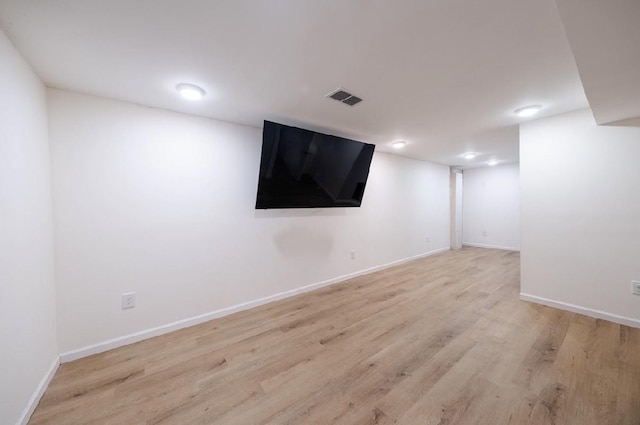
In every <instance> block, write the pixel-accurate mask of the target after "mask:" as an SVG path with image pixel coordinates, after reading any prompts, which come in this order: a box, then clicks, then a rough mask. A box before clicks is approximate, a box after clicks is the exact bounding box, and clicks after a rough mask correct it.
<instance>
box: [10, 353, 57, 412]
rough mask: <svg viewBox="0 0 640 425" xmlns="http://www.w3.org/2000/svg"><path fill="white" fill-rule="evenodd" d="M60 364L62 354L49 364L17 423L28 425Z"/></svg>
mask: <svg viewBox="0 0 640 425" xmlns="http://www.w3.org/2000/svg"><path fill="white" fill-rule="evenodd" d="M58 366H60V356H56V358H55V359H53V362H51V366H49V369H48V370H47V373H46V374H45V375H44V376H43V377H42V379H41V380H40V383H39V384H38V386H37V387H36V390H35V391H34V392H33V394H32V395H31V398H30V399H29V402H28V403H27V405H26V406H25V408H24V410H23V411H22V415H20V419H18V422H16V425H27V423H28V422H29V419H31V415H33V412H34V411H35V410H36V407H38V403H39V402H40V399H41V398H42V395H43V394H44V392H45V390H46V389H47V387H48V386H49V383H50V382H51V380H52V379H53V375H55V374H56V372H57V371H58Z"/></svg>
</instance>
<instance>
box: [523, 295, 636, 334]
mask: <svg viewBox="0 0 640 425" xmlns="http://www.w3.org/2000/svg"><path fill="white" fill-rule="evenodd" d="M520 299H521V300H522V301H530V302H532V303H536V304H542V305H546V306H548V307H554V308H559V309H560V310H567V311H571V312H573V313H578V314H584V315H585V316H589V317H594V318H596V319H604V320H608V321H609V322H614V323H619V324H621V325H627V326H631V327H633V328H640V320H639V319H633V318H631V317H625V316H619V315H617V314H613V313H607V312H606V311H600V310H594V309H592V308H587V307H580V306H579V305H573V304H569V303H564V302H562V301H554V300H550V299H548V298H542V297H538V296H536V295H531V294H525V293H523V292H520Z"/></svg>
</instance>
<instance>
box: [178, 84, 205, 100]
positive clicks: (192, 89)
mask: <svg viewBox="0 0 640 425" xmlns="http://www.w3.org/2000/svg"><path fill="white" fill-rule="evenodd" d="M176 90H178V93H180V95H181V96H182V97H184V98H185V99H187V100H200V99H202V98H203V97H204V95H205V94H206V92H205V91H204V90H203V89H202V88H200V87H198V86H196V85H195V84H189V83H180V84H178V85H177V86H176Z"/></svg>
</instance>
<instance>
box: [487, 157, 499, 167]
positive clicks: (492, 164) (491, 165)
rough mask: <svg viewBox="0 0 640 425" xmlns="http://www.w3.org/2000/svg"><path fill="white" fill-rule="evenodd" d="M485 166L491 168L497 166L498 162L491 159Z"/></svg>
mask: <svg viewBox="0 0 640 425" xmlns="http://www.w3.org/2000/svg"><path fill="white" fill-rule="evenodd" d="M487 165H488V166H490V167H493V166H494V165H498V161H496V160H495V159H492V160H490V161H488V162H487Z"/></svg>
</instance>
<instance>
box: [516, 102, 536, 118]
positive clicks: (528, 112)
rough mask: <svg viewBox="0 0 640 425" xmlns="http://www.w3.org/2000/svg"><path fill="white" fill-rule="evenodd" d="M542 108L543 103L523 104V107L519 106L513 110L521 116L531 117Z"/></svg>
mask: <svg viewBox="0 0 640 425" xmlns="http://www.w3.org/2000/svg"><path fill="white" fill-rule="evenodd" d="M540 109H542V106H541V105H529V106H523V107H522V108H518V109H516V110H515V111H513V112H514V113H515V114H516V115H517V116H519V117H530V116H532V115H535V114H537V113H538V112H539V111H540Z"/></svg>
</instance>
